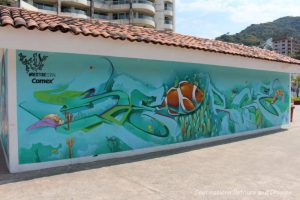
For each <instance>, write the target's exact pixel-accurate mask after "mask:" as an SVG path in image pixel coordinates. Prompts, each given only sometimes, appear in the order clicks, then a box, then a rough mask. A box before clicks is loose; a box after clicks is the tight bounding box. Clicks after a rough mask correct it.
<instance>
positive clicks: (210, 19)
mask: <svg viewBox="0 0 300 200" xmlns="http://www.w3.org/2000/svg"><path fill="white" fill-rule="evenodd" d="M175 1H176V4H175V6H176V7H175V9H176V22H175V24H176V28H175V31H176V32H178V33H182V34H187V35H194V36H198V37H203V38H210V39H213V38H215V37H217V36H220V35H222V34H226V33H230V34H234V33H237V32H240V31H241V30H243V29H245V28H246V27H247V26H249V25H251V24H258V23H265V22H270V21H273V20H276V19H278V18H280V17H284V16H300V0H175Z"/></svg>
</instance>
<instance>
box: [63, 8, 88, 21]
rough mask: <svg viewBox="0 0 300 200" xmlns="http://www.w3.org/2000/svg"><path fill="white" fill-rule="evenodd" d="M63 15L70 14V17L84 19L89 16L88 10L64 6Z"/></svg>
mask: <svg viewBox="0 0 300 200" xmlns="http://www.w3.org/2000/svg"><path fill="white" fill-rule="evenodd" d="M61 15H63V16H69V17H77V18H84V19H87V18H89V17H88V13H87V11H86V10H82V9H78V8H68V7H62V9H61Z"/></svg>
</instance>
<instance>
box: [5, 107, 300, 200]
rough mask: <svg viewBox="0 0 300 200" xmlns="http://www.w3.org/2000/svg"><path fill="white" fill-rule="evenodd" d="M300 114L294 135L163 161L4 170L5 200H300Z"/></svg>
mask: <svg viewBox="0 0 300 200" xmlns="http://www.w3.org/2000/svg"><path fill="white" fill-rule="evenodd" d="M295 114H296V116H295V122H294V123H293V125H292V128H291V129H290V130H289V131H285V132H277V133H272V134H267V135H264V136H261V137H256V138H251V139H247V140H242V141H238V142H229V143H226V144H221V145H217V146H209V147H207V148H200V149H197V147H194V148H188V149H181V150H177V151H172V152H164V153H160V154H162V155H163V156H161V157H158V156H157V155H160V154H152V155H148V156H147V155H146V156H144V157H143V158H141V157H136V158H127V159H121V160H120V161H115V160H112V161H107V162H106V163H103V161H102V162H96V163H89V164H84V165H77V166H70V167H60V168H55V169H49V170H41V171H36V172H30V173H22V174H8V173H7V172H6V171H4V170H0V199H1V200H4V199H9V200H12V199H13V200H14V199H18V200H20V199H55V200H56V199H84V200H87V199H120V200H123V199H131V200H134V199H138V200H140V199H143V200H144V199H151V200H152V199H218V200H219V199H239V200H240V199H264V200H265V199H272V200H273V199H285V200H286V199H288V200H289V199H295V200H296V199H300V107H297V108H296V112H295ZM133 161H135V162H133Z"/></svg>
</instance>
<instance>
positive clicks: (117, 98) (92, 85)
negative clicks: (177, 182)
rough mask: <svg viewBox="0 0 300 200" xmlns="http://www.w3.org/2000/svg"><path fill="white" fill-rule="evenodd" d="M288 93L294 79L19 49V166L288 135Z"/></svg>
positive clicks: (219, 68)
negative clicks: (262, 133)
mask: <svg viewBox="0 0 300 200" xmlns="http://www.w3.org/2000/svg"><path fill="white" fill-rule="evenodd" d="M289 88H290V86H289V75H288V74H287V73H279V72H266V71H256V70H249V69H242V68H230V67H224V66H212V65H204V64H203V65H202V64H191V63H180V62H166V61H156V60H144V59H132V58H119V57H105V56H95V55H80V54H66V53H49V52H33V51H22V50H18V51H17V102H18V134H19V137H18V138H19V162H20V164H24V163H38V162H46V161H52V160H59V159H70V158H78V157H84V156H97V155H101V154H107V153H114V152H121V151H129V150H135V149H141V148H146V147H155V146H159V145H167V144H174V143H179V142H185V141H191V140H201V139H205V138H210V137H216V136H221V135H227V134H235V133H240V132H245V131H250V130H256V129H262V128H268V127H274V126H280V125H283V124H287V123H288V120H289V98H290V97H289V92H288V91H289Z"/></svg>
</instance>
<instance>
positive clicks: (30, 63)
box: [19, 53, 55, 84]
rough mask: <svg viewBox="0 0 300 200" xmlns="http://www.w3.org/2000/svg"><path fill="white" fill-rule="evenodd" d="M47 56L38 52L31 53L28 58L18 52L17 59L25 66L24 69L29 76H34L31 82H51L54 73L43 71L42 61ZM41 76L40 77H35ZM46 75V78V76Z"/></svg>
mask: <svg viewBox="0 0 300 200" xmlns="http://www.w3.org/2000/svg"><path fill="white" fill-rule="evenodd" d="M47 58H48V56H43V55H41V54H40V53H33V55H32V56H31V57H29V58H27V56H25V55H23V54H22V53H19V60H20V62H21V63H22V64H23V65H24V66H25V70H26V72H27V74H28V75H29V77H34V78H33V79H32V80H31V82H32V83H42V84H52V83H53V81H54V78H49V77H55V74H54V73H43V72H42V71H43V67H44V66H45V64H44V62H45V61H46V60H47ZM36 77H42V78H36ZM46 77H47V78H46Z"/></svg>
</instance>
